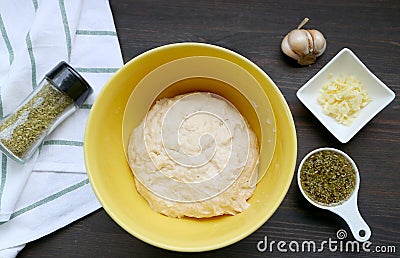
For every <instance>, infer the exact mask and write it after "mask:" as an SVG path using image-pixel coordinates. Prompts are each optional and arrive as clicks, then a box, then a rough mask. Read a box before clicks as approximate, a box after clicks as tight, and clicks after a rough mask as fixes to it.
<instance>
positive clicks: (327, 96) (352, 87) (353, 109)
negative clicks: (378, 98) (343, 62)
mask: <svg viewBox="0 0 400 258" xmlns="http://www.w3.org/2000/svg"><path fill="white" fill-rule="evenodd" d="M329 79H330V81H329V82H328V83H326V84H325V85H324V86H323V87H322V89H321V91H320V95H319V97H318V103H319V104H320V105H321V106H322V111H323V112H324V114H326V115H329V116H331V117H333V118H335V119H336V121H338V122H339V123H341V124H344V125H350V124H351V123H352V122H353V120H354V119H355V118H356V117H357V116H358V114H359V112H360V110H361V109H362V108H364V107H365V106H367V105H368V103H370V102H371V101H372V99H371V97H370V96H369V95H368V92H367V91H366V90H365V89H364V87H363V85H362V83H361V81H360V80H359V79H357V78H356V77H355V76H353V75H350V76H347V77H345V78H343V77H342V76H339V77H338V78H335V79H334V78H333V76H332V74H330V75H329Z"/></svg>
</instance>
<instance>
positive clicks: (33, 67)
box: [25, 32, 37, 89]
mask: <svg viewBox="0 0 400 258" xmlns="http://www.w3.org/2000/svg"><path fill="white" fill-rule="evenodd" d="M25 40H26V46H27V48H28V53H29V59H30V61H31V70H32V87H33V88H34V89H35V88H36V86H37V83H36V61H35V55H34V54H33V47H32V41H31V34H30V32H28V34H26V39H25Z"/></svg>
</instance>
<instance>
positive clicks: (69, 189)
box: [10, 179, 89, 220]
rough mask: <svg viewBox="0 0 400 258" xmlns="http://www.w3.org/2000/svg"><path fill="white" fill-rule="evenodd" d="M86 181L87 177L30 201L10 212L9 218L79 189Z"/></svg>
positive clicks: (87, 180) (87, 181)
mask: <svg viewBox="0 0 400 258" xmlns="http://www.w3.org/2000/svg"><path fill="white" fill-rule="evenodd" d="M88 183H89V179H85V180H82V181H81V182H79V183H76V184H74V185H71V186H70V187H67V188H65V189H63V190H61V191H59V192H57V193H55V194H52V195H50V196H48V197H46V198H43V199H41V200H39V201H37V202H35V203H32V204H31V205H28V206H26V207H25V208H22V209H20V210H17V211H16V212H14V213H12V214H11V217H10V220H11V219H13V218H16V217H18V216H19V215H22V214H24V213H25V212H28V211H30V210H33V209H35V208H37V207H39V206H42V205H44V204H46V203H49V202H51V201H54V200H55V199H58V198H60V197H62V196H64V195H65V194H67V193H70V192H72V191H74V190H76V189H79V188H81V187H82V186H85V185H87V184H88Z"/></svg>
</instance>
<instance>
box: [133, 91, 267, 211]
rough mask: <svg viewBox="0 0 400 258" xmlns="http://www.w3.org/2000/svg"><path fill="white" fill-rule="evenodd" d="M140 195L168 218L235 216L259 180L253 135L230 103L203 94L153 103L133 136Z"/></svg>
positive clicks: (256, 146)
mask: <svg viewBox="0 0 400 258" xmlns="http://www.w3.org/2000/svg"><path fill="white" fill-rule="evenodd" d="M128 160H129V165H130V167H131V169H132V171H133V173H134V175H135V183H136V188H137V190H138V192H139V193H140V194H141V195H142V196H143V198H144V199H145V200H146V201H147V202H148V203H149V205H150V206H151V208H153V209H154V210H155V211H157V212H159V213H161V214H164V215H167V216H170V217H178V218H180V217H184V216H187V217H195V218H205V217H213V216H218V215H223V214H231V215H234V214H237V213H239V212H242V211H244V210H246V209H247V208H248V207H249V206H250V204H249V203H248V202H247V200H248V199H249V198H250V197H251V196H252V194H253V192H254V190H255V187H256V181H257V174H258V160H259V150H258V143H257V137H256V136H255V134H254V132H253V131H252V130H251V128H250V127H249V125H248V123H247V121H246V120H245V119H244V118H243V117H242V116H241V114H240V113H239V111H238V110H236V109H235V108H234V107H233V105H232V104H230V103H229V102H228V101H227V100H225V99H223V98H221V97H220V96H218V95H215V94H211V93H204V92H201V93H200V92H196V93H189V94H185V95H179V96H176V97H174V98H171V99H168V98H164V99H161V100H159V101H157V102H156V103H155V104H154V106H153V107H152V108H151V109H150V111H149V112H148V114H147V116H146V118H145V119H143V121H142V122H141V124H140V125H139V126H138V127H137V128H136V129H135V130H134V131H133V132H132V134H131V137H130V140H129V146H128Z"/></svg>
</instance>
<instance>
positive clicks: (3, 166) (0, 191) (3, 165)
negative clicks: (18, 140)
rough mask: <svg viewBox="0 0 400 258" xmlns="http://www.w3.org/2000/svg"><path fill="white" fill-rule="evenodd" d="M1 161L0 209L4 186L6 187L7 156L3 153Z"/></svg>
mask: <svg viewBox="0 0 400 258" xmlns="http://www.w3.org/2000/svg"><path fill="white" fill-rule="evenodd" d="M1 160H2V161H1V178H0V180H1V181H0V182H1V183H0V207H1V199H2V198H3V192H4V186H5V185H6V179H7V156H6V155H5V154H4V153H2V156H1Z"/></svg>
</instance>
